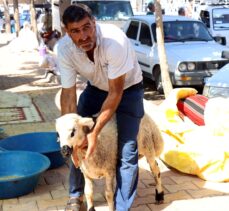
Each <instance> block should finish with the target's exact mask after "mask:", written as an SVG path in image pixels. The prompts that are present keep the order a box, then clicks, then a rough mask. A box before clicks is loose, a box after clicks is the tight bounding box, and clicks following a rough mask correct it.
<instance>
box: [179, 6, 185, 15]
mask: <svg viewBox="0 0 229 211" xmlns="http://www.w3.org/2000/svg"><path fill="white" fill-rule="evenodd" d="M178 15H180V16H185V9H184V7H180V8H179V10H178Z"/></svg>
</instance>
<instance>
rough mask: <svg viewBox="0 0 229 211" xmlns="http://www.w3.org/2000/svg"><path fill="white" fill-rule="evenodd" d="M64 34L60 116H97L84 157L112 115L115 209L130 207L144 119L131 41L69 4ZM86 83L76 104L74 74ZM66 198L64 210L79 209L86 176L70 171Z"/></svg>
mask: <svg viewBox="0 0 229 211" xmlns="http://www.w3.org/2000/svg"><path fill="white" fill-rule="evenodd" d="M62 20H63V24H64V26H65V30H66V35H65V36H64V37H63V38H62V39H61V40H60V41H59V46H58V67H59V70H60V74H61V82H62V93H61V113H62V115H64V114H66V113H74V112H77V113H78V114H80V115H81V116H93V115H94V114H97V113H98V114H99V115H98V117H97V121H96V124H95V126H94V128H93V130H92V131H91V132H90V133H89V134H88V135H87V140H86V141H87V142H88V149H87V152H86V156H85V159H87V158H88V157H89V156H90V155H91V154H92V153H93V150H94V149H95V147H96V140H97V136H98V134H99V132H100V131H101V129H102V128H103V127H104V125H105V124H106V123H107V122H108V121H109V120H110V118H111V117H112V115H114V113H116V119H117V127H118V164H117V172H116V180H117V187H116V192H115V207H116V210H117V211H127V210H129V209H130V207H131V205H132V203H133V201H134V198H135V195H136V188H137V181H138V149H137V140H136V139H137V134H138V130H139V124H140V121H141V118H142V116H143V115H144V109H143V94H144V92H143V85H142V72H141V69H140V66H139V64H138V62H137V58H136V55H135V52H134V50H133V48H132V47H131V43H130V42H129V40H128V39H127V37H126V36H125V34H124V33H123V32H122V31H121V30H120V29H119V28H118V27H116V26H114V25H105V24H104V25H99V24H97V23H96V22H95V19H94V17H93V16H92V15H91V10H90V9H89V8H88V7H87V6H85V5H83V4H77V5H71V6H70V7H68V8H67V9H66V10H65V12H64V14H63V17H62ZM77 74H80V75H81V76H83V77H85V78H86V79H87V80H88V83H87V87H86V88H85V90H84V91H83V92H82V94H81V95H80V98H79V102H78V105H77V106H76V104H77V102H76V101H77V95H76V76H77ZM69 186H70V187H69V194H70V200H69V202H68V203H67V206H66V210H80V206H81V204H82V197H83V189H84V178H83V175H82V173H81V171H80V169H79V168H75V167H74V165H71V167H70V180H69Z"/></svg>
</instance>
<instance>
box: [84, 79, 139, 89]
mask: <svg viewBox="0 0 229 211" xmlns="http://www.w3.org/2000/svg"><path fill="white" fill-rule="evenodd" d="M87 85H88V86H89V87H92V88H93V89H97V90H99V91H102V92H107V91H104V90H101V89H99V88H97V87H95V86H93V85H91V84H90V82H89V81H88V82H87ZM137 89H143V81H141V82H139V83H137V84H134V85H132V86H130V87H128V88H126V89H125V90H124V91H130V90H137Z"/></svg>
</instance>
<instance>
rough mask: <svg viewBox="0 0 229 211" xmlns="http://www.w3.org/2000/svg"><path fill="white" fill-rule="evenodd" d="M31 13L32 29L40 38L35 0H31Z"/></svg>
mask: <svg viewBox="0 0 229 211" xmlns="http://www.w3.org/2000/svg"><path fill="white" fill-rule="evenodd" d="M30 15H31V25H32V30H33V32H34V33H35V34H36V36H37V38H38V30H37V20H36V10H35V8H34V0H30Z"/></svg>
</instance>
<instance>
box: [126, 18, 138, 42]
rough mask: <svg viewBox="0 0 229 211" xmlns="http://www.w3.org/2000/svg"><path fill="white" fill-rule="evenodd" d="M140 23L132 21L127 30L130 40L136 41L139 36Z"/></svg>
mask: <svg viewBox="0 0 229 211" xmlns="http://www.w3.org/2000/svg"><path fill="white" fill-rule="evenodd" d="M138 27H139V22H138V21H131V23H130V25H129V28H128V29H127V32H126V35H127V37H128V38H130V39H133V40H136V39H137V35H138Z"/></svg>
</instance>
